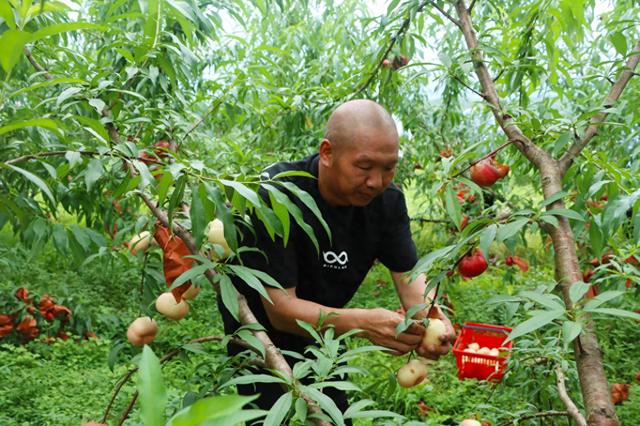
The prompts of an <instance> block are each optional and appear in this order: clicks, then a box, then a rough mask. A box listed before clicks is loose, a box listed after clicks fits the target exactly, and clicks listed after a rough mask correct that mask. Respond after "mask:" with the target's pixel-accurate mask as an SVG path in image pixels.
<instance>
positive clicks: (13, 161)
mask: <svg viewBox="0 0 640 426" xmlns="http://www.w3.org/2000/svg"><path fill="white" fill-rule="evenodd" d="M67 152H75V153H78V154H80V155H86V156H89V157H95V156H96V155H100V153H99V152H97V151H45V152H38V153H35V154H29V155H23V156H21V157H16V158H14V159H11V160H8V161H5V162H4V163H5V164H16V163H21V162H23V161H29V160H35V159H36V158H40V157H56V156H62V155H65V154H66V153H67Z"/></svg>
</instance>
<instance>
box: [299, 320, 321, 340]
mask: <svg viewBox="0 0 640 426" xmlns="http://www.w3.org/2000/svg"><path fill="white" fill-rule="evenodd" d="M296 323H297V324H298V326H299V327H300V328H302V329H303V330H304V331H306V332H307V333H309V335H310V336H311V337H313V340H315V341H316V342H322V337H320V334H318V332H317V331H316V329H315V328H313V326H312V325H311V324H309V323H307V322H304V321H302V320H299V319H297V320H296Z"/></svg>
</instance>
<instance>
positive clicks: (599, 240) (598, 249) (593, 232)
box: [589, 220, 604, 256]
mask: <svg viewBox="0 0 640 426" xmlns="http://www.w3.org/2000/svg"><path fill="white" fill-rule="evenodd" d="M589 223H590V225H589V241H590V242H591V249H592V250H593V253H594V254H595V255H596V256H600V254H601V253H602V250H603V248H604V236H603V235H602V230H601V229H600V227H599V226H598V224H597V223H596V221H594V220H592V221H590V222H589Z"/></svg>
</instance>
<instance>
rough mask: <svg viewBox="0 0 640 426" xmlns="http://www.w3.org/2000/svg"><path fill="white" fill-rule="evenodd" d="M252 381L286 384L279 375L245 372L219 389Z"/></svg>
mask: <svg viewBox="0 0 640 426" xmlns="http://www.w3.org/2000/svg"><path fill="white" fill-rule="evenodd" d="M252 383H282V384H287V381H286V380H284V379H283V378H281V377H276V376H269V375H268V374H247V375H246V376H240V377H236V378H235V379H231V380H229V381H228V382H226V383H224V384H223V385H222V386H220V389H223V388H227V387H229V386H232V385H246V384H252Z"/></svg>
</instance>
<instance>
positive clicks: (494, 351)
mask: <svg viewBox="0 0 640 426" xmlns="http://www.w3.org/2000/svg"><path fill="white" fill-rule="evenodd" d="M489 355H491V356H496V357H497V356H500V349H498V348H491V350H490V351H489Z"/></svg>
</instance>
